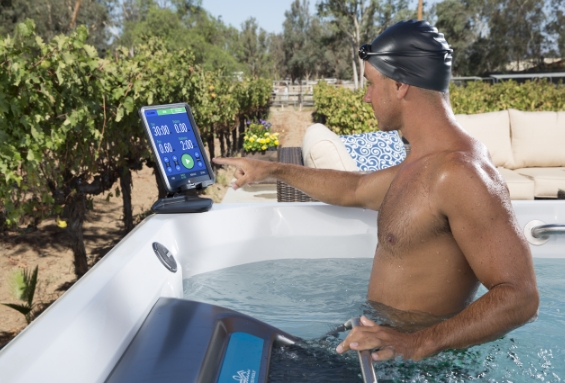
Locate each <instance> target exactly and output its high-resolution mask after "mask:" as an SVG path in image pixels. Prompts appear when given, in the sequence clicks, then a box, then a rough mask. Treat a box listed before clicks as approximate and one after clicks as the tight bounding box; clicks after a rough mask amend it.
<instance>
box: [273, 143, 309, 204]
mask: <svg viewBox="0 0 565 383" xmlns="http://www.w3.org/2000/svg"><path fill="white" fill-rule="evenodd" d="M279 162H283V163H287V164H295V165H302V166H304V160H303V159H302V148H300V147H288V148H280V149H279ZM277 201H278V202H317V200H315V199H313V198H312V197H310V196H309V195H307V194H304V193H303V192H301V191H300V190H298V189H295V188H293V187H292V186H290V185H289V184H287V183H284V182H282V181H277Z"/></svg>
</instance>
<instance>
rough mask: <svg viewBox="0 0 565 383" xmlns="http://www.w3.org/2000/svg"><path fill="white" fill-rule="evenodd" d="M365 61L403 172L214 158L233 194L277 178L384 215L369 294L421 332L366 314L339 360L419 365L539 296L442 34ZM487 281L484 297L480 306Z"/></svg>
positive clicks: (410, 33) (399, 33) (394, 30)
mask: <svg viewBox="0 0 565 383" xmlns="http://www.w3.org/2000/svg"><path fill="white" fill-rule="evenodd" d="M360 56H361V58H362V59H363V60H365V76H366V78H367V81H368V88H367V93H366V94H365V97H364V101H365V102H368V103H371V105H372V108H373V111H374V113H375V117H376V118H377V120H378V126H379V129H380V130H382V131H391V130H400V131H401V132H402V135H403V136H404V137H405V138H406V139H407V140H408V141H409V142H410V144H411V151H410V153H409V154H408V156H407V158H406V160H405V161H404V162H402V163H401V164H400V165H397V166H394V167H390V168H388V169H385V170H381V171H376V172H373V173H370V174H359V173H350V172H341V171H335V170H320V169H311V168H306V167H303V166H296V165H290V164H281V163H269V162H263V161H256V160H250V159H215V160H214V161H215V162H216V163H217V164H222V165H233V166H235V167H236V168H237V170H236V173H235V177H236V179H237V180H236V182H235V184H234V188H239V187H241V186H243V185H245V184H246V183H251V182H255V181H259V180H261V179H264V178H266V177H276V178H278V179H280V180H281V181H284V182H286V183H288V184H290V185H292V186H294V187H296V188H298V189H300V190H302V191H304V192H305V193H307V194H308V195H310V196H312V197H313V198H316V199H318V200H320V201H323V202H326V203H329V204H333V205H339V206H353V207H362V208H367V209H373V210H378V211H379V216H378V245H377V249H376V253H375V258H374V261H373V268H372V272H371V279H370V282H369V288H368V295H367V297H368V299H369V300H370V301H374V302H378V303H377V304H376V305H377V306H378V305H380V306H381V307H390V308H392V309H394V310H393V311H394V312H397V313H401V314H402V313H407V314H413V315H409V316H410V317H412V318H421V322H422V323H423V324H424V326H420V328H419V329H418V330H417V331H411V332H406V331H399V329H398V328H395V327H391V326H387V325H377V324H376V323H375V322H373V321H371V320H369V319H368V318H366V317H362V318H361V323H362V324H363V326H360V327H357V328H354V329H353V330H352V331H351V332H350V334H349V335H348V336H347V338H346V339H345V340H344V341H343V342H342V343H341V344H340V345H339V346H338V347H337V352H338V353H343V352H346V351H348V350H374V351H373V353H372V356H373V359H374V360H385V359H390V358H393V357H396V356H401V357H403V358H404V359H412V360H420V359H422V358H425V357H427V356H430V355H433V354H436V353H438V352H440V351H442V350H445V349H453V348H464V347H469V346H471V345H474V344H478V343H483V342H486V341H490V340H493V339H496V338H498V337H500V336H501V335H503V334H505V333H507V332H508V331H510V330H512V329H514V328H516V327H518V326H521V325H522V324H524V323H526V322H527V321H529V320H532V319H533V318H535V316H536V314H537V309H538V305H539V296H538V291H537V287H536V279H535V274H534V268H533V263H532V257H531V254H530V250H529V246H528V244H527V242H526V240H525V238H524V237H523V235H522V233H521V229H520V227H519V226H518V222H517V220H516V217H515V216H514V212H513V209H512V205H511V203H510V198H509V194H508V189H507V187H506V185H505V183H504V181H503V179H502V178H501V177H500V175H499V174H498V172H497V171H496V169H495V167H494V165H493V163H492V160H491V158H490V155H489V153H488V151H487V149H486V148H485V146H484V145H482V144H481V143H480V142H478V141H476V140H475V139H473V138H472V137H470V136H469V135H468V134H467V133H466V132H465V131H464V130H463V129H462V128H461V127H460V126H459V125H458V124H457V122H456V120H455V117H454V115H453V112H452V110H451V106H450V104H449V96H448V93H447V89H448V85H449V79H450V70H451V50H450V49H449V46H448V44H447V42H446V41H445V39H444V38H443V35H442V34H440V33H437V30H436V29H435V28H433V27H431V26H430V25H429V24H428V23H426V22H422V21H418V22H417V21H407V22H400V23H398V24H396V25H394V26H392V27H390V28H388V29H387V30H386V31H385V32H384V33H382V34H381V35H380V36H379V37H377V38H376V39H375V40H374V41H373V42H372V44H371V45H364V46H363V47H361V49H360ZM480 283H482V284H483V285H484V286H486V288H487V289H488V292H487V293H486V294H485V295H484V296H482V297H481V298H479V299H477V300H476V301H473V299H474V296H475V293H476V291H477V288H478V286H479V284H480ZM398 317H399V318H402V317H403V315H398ZM430 318H432V320H430ZM434 318H435V320H433V319H434ZM413 321H414V320H413ZM415 321H416V322H418V321H419V319H415ZM416 324H418V323H416ZM422 327H423V328H422Z"/></svg>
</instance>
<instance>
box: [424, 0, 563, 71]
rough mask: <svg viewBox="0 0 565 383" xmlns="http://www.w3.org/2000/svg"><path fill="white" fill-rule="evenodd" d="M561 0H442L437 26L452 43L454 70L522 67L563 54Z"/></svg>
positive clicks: (439, 5) (438, 8)
mask: <svg viewBox="0 0 565 383" xmlns="http://www.w3.org/2000/svg"><path fill="white" fill-rule="evenodd" d="M564 3H565V1H563V0H545V1H532V0H503V1H498V0H496V1H495V0H464V1H461V2H460V1H455V0H444V1H443V2H441V3H438V4H437V5H435V7H434V9H433V11H434V13H435V14H436V17H437V22H436V26H437V27H438V29H439V30H440V32H443V33H444V34H445V37H446V40H447V41H448V42H449V44H450V45H451V46H453V48H454V53H453V56H454V63H453V70H454V73H455V74H457V75H484V74H488V73H492V72H495V71H504V70H506V68H507V67H508V65H509V64H510V63H513V70H517V71H521V70H524V69H525V68H526V67H525V65H524V63H525V62H526V61H527V62H528V66H531V65H532V64H535V63H536V62H537V63H541V62H542V58H543V57H544V56H546V55H548V54H549V55H559V54H563V50H562V49H561V48H560V46H559V41H563V38H562V37H560V36H562V35H565V33H564V32H563V28H562V25H563V22H565V17H564V16H563V4H564Z"/></svg>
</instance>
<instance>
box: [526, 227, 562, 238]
mask: <svg viewBox="0 0 565 383" xmlns="http://www.w3.org/2000/svg"><path fill="white" fill-rule="evenodd" d="M563 234H565V225H553V224H552V225H541V226H536V227H534V228H532V236H533V237H534V238H539V239H546V238H548V237H549V236H550V235H563Z"/></svg>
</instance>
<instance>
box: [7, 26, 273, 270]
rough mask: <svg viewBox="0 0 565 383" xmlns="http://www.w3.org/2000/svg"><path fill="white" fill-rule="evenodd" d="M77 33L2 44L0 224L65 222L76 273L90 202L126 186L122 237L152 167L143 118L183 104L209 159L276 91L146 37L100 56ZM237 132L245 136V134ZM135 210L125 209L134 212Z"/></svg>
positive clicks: (21, 36) (226, 148) (227, 148)
mask: <svg viewBox="0 0 565 383" xmlns="http://www.w3.org/2000/svg"><path fill="white" fill-rule="evenodd" d="M87 40H88V32H87V29H86V27H84V26H81V27H79V28H77V29H76V30H75V31H74V32H72V33H70V34H69V35H58V36H56V37H54V38H53V39H52V40H51V41H49V42H45V41H44V40H43V39H42V38H41V37H40V36H38V35H36V33H35V26H34V23H33V21H31V20H28V21H26V22H25V23H22V24H19V25H18V26H17V27H16V30H15V34H14V37H11V36H8V37H6V38H4V39H2V40H0V89H2V92H0V175H1V178H0V211H2V215H3V220H4V222H2V224H3V225H7V226H14V225H17V224H18V223H21V222H22V221H21V219H22V218H23V217H28V218H32V219H33V221H32V225H37V224H38V223H39V222H40V221H41V220H42V219H43V218H45V217H51V216H55V215H59V214H62V215H63V216H64V217H65V218H66V219H67V220H68V230H69V234H70V235H71V239H72V243H73V245H72V247H73V251H74V254H75V272H76V274H77V275H82V274H84V273H85V272H86V270H87V268H88V266H87V264H86V250H85V248H84V242H83V238H82V224H83V222H84V218H85V212H86V209H87V207H88V203H89V202H88V201H89V200H88V196H89V195H96V194H99V193H102V192H104V191H106V190H109V189H110V187H111V186H112V185H113V184H114V182H115V181H117V180H120V182H121V187H122V193H121V194H122V198H123V199H124V221H125V226H126V230H130V229H131V228H132V227H133V223H132V221H133V220H132V217H131V172H130V171H131V170H132V169H139V168H140V167H141V165H142V164H143V163H144V162H147V163H149V164H151V163H152V162H153V160H152V158H151V155H150V153H149V152H148V145H147V142H146V140H145V133H144V132H143V131H142V128H141V123H140V120H139V117H138V115H137V110H138V109H139V108H140V107H141V106H144V105H153V104H161V103H172V102H183V101H184V102H187V103H188V104H189V105H198V108H195V110H194V117H195V120H196V122H197V125H198V126H199V128H200V130H201V133H202V137H203V139H204V141H205V142H207V143H208V149H209V152H210V156H211V157H214V156H215V154H216V151H215V147H214V138H218V139H219V141H220V152H221V154H222V155H224V156H225V155H227V154H228V152H234V151H236V150H239V148H241V141H242V140H243V136H242V133H243V124H242V123H241V124H240V121H242V122H243V121H244V120H246V119H250V118H258V117H259V116H262V115H263V113H264V112H265V110H266V109H267V105H268V102H269V96H270V91H271V84H270V82H269V81H266V80H262V79H248V80H245V81H239V80H238V79H237V78H234V77H233V76H231V75H230V73H227V72H225V71H224V70H222V69H214V70H207V69H205V68H203V67H202V66H199V65H196V63H195V62H196V59H195V56H194V54H193V53H192V51H191V50H189V49H177V50H174V51H171V50H169V49H168V48H167V46H166V45H167V44H166V42H164V41H162V40H160V39H157V38H154V37H148V38H147V39H146V40H143V41H142V42H140V43H139V44H138V45H136V46H135V52H136V53H135V54H134V55H131V54H130V50H129V49H128V48H126V47H125V48H118V49H116V50H115V52H114V54H113V55H112V56H110V57H108V58H99V56H98V53H97V51H96V49H95V48H94V47H92V46H90V45H88V44H86V41H87ZM240 126H241V129H240ZM128 209H129V210H128Z"/></svg>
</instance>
